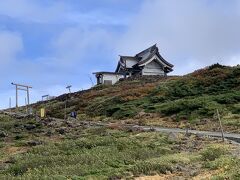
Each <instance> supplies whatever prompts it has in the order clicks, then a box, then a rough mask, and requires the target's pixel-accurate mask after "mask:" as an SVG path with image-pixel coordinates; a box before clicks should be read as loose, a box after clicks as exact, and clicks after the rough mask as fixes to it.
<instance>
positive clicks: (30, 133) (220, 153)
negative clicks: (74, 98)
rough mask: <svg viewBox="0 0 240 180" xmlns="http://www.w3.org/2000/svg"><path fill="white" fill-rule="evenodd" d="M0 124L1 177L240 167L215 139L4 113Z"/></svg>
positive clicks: (186, 171)
mask: <svg viewBox="0 0 240 180" xmlns="http://www.w3.org/2000/svg"><path fill="white" fill-rule="evenodd" d="M28 125H29V126H28ZM30 125H31V126H30ZM33 125H34V126H33ZM0 127H1V128H0V130H1V131H5V132H7V136H6V137H1V138H0V179H109V178H110V179H114V178H133V177H137V176H144V175H155V174H162V175H164V174H166V173H168V174H169V173H171V174H173V175H174V174H176V175H177V174H179V173H182V176H183V177H185V178H190V177H194V176H197V175H199V174H201V173H203V172H208V171H212V170H219V169H221V170H222V169H224V171H223V170H222V173H223V174H222V177H237V176H238V175H239V173H238V171H233V170H232V168H239V163H238V158H237V157H234V156H233V155H232V154H231V151H232V148H233V147H232V146H230V145H220V144H219V142H218V141H216V140H215V141H214V140H211V139H206V138H199V137H198V138H197V140H196V137H195V136H191V137H185V136H184V135H182V134H175V135H174V134H173V135H170V134H161V133H157V132H141V131H129V130H128V129H126V130H118V128H111V129H108V128H104V127H101V128H97V127H88V126H79V125H78V121H74V122H73V121H61V122H59V121H50V120H48V119H46V120H41V121H36V120H34V119H31V118H30V119H18V120H16V119H13V118H9V117H7V116H2V115H0ZM30 127H31V128H30ZM59 128H61V129H65V131H64V132H60V131H59ZM206 144H209V145H208V146H206ZM226 165H227V166H228V167H226ZM199 167H201V168H200V169H199ZM230 167H231V168H230ZM192 168H193V169H192ZM190 172H195V173H190ZM225 172H229V176H227V175H226V174H225ZM218 176H219V177H221V174H219V175H218Z"/></svg>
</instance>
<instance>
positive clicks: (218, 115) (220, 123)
mask: <svg viewBox="0 0 240 180" xmlns="http://www.w3.org/2000/svg"><path fill="white" fill-rule="evenodd" d="M217 117H218V121H219V125H220V128H221V133H222V141H223V142H224V133H223V127H222V122H221V118H220V114H219V111H218V109H217Z"/></svg>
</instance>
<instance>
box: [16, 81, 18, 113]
mask: <svg viewBox="0 0 240 180" xmlns="http://www.w3.org/2000/svg"><path fill="white" fill-rule="evenodd" d="M17 108H18V86H17V85H16V109H17Z"/></svg>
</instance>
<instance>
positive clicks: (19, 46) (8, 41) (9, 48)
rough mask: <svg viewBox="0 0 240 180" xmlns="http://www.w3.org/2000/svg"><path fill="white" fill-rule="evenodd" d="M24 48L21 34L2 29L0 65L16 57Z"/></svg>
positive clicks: (0, 34) (2, 66)
mask: <svg viewBox="0 0 240 180" xmlns="http://www.w3.org/2000/svg"><path fill="white" fill-rule="evenodd" d="M22 50H23V41H22V38H21V36H20V35H19V34H18V33H15V32H9V31H0V67H1V68H4V65H6V64H8V63H10V62H12V61H13V60H15V59H16V55H17V54H18V53H19V52H21V51H22Z"/></svg>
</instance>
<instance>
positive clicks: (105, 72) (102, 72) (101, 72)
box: [93, 71, 123, 75]
mask: <svg viewBox="0 0 240 180" xmlns="http://www.w3.org/2000/svg"><path fill="white" fill-rule="evenodd" d="M93 74H96V75H97V74H116V75H123V74H122V73H117V72H107V71H100V72H94V73H93Z"/></svg>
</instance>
